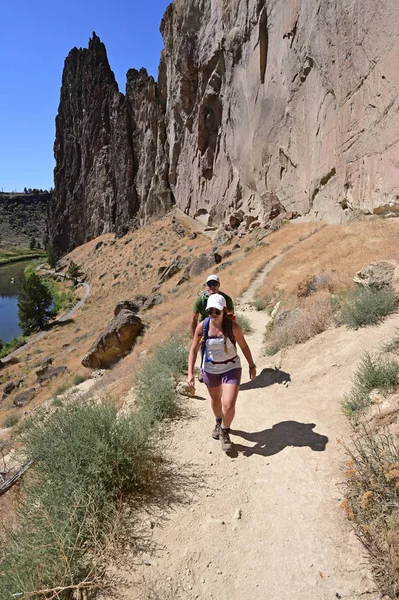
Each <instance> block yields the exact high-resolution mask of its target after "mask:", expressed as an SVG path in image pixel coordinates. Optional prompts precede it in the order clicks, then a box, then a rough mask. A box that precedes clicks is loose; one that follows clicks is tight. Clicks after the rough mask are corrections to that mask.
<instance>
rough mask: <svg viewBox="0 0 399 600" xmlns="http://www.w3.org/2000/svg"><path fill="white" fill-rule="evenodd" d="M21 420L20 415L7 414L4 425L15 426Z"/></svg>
mask: <svg viewBox="0 0 399 600" xmlns="http://www.w3.org/2000/svg"><path fill="white" fill-rule="evenodd" d="M18 421H19V416H18V415H7V416H6V418H5V419H4V423H3V426H4V427H14V425H16V424H17V423H18Z"/></svg>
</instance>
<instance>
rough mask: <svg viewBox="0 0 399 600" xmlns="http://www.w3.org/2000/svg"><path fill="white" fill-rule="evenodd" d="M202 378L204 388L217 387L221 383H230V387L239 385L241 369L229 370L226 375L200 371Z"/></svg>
mask: <svg viewBox="0 0 399 600" xmlns="http://www.w3.org/2000/svg"><path fill="white" fill-rule="evenodd" d="M201 373H202V378H203V380H204V383H205V385H206V387H218V386H219V385H221V384H222V383H230V384H232V385H240V382H241V373H242V369H231V371H226V373H220V374H216V373H207V372H206V371H204V369H201Z"/></svg>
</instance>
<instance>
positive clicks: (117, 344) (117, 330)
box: [82, 307, 143, 369]
mask: <svg viewBox="0 0 399 600" xmlns="http://www.w3.org/2000/svg"><path fill="white" fill-rule="evenodd" d="M116 310H117V311H118V312H117V314H116V316H115V317H114V318H113V319H112V321H111V322H110V324H109V325H108V327H107V328H106V330H105V331H104V332H103V333H102V334H101V335H100V336H99V337H98V338H97V340H96V341H95V342H94V344H93V345H92V347H91V348H90V350H89V351H88V352H87V353H86V354H85V356H84V357H83V360H82V365H83V366H84V367H87V368H89V369H98V368H109V367H111V366H112V365H114V364H115V363H116V362H117V361H118V360H119V359H120V358H122V357H123V356H125V355H126V354H127V353H128V352H129V351H130V350H131V348H132V346H133V344H134V342H135V340H136V338H137V336H138V335H139V334H140V332H141V331H142V329H143V323H142V321H141V319H140V317H138V316H137V315H136V314H135V313H134V312H132V311H131V310H128V309H126V308H122V310H119V307H118V309H116Z"/></svg>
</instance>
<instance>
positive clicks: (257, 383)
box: [240, 367, 291, 390]
mask: <svg viewBox="0 0 399 600" xmlns="http://www.w3.org/2000/svg"><path fill="white" fill-rule="evenodd" d="M289 381H291V375H290V374H289V373H286V372H285V371H280V369H278V368H277V367H276V368H274V369H262V370H261V372H260V373H259V375H257V376H256V377H255V379H252V381H247V382H246V383H243V384H241V385H240V390H254V389H256V388H264V387H267V386H269V385H273V383H288V382H289Z"/></svg>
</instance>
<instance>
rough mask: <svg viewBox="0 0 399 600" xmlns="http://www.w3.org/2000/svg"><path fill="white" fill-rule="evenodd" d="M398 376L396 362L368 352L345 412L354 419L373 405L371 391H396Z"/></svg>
mask: <svg viewBox="0 0 399 600" xmlns="http://www.w3.org/2000/svg"><path fill="white" fill-rule="evenodd" d="M398 375H399V364H398V363H397V362H396V361H395V360H392V359H390V358H387V357H384V356H379V355H372V354H369V353H367V352H366V353H365V355H364V356H363V358H362V360H361V362H360V365H359V366H358V368H357V371H356V372H355V375H354V378H353V382H354V386H353V389H352V391H351V393H350V394H349V396H346V397H345V399H344V401H343V403H342V407H343V410H344V412H345V413H346V414H347V415H348V416H349V417H353V416H354V415H355V414H356V413H358V412H359V411H361V410H363V409H364V408H366V407H367V406H368V405H369V404H371V399H370V397H369V394H370V392H371V390H379V391H381V392H384V391H388V390H390V389H395V388H396V387H397V386H398Z"/></svg>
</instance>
